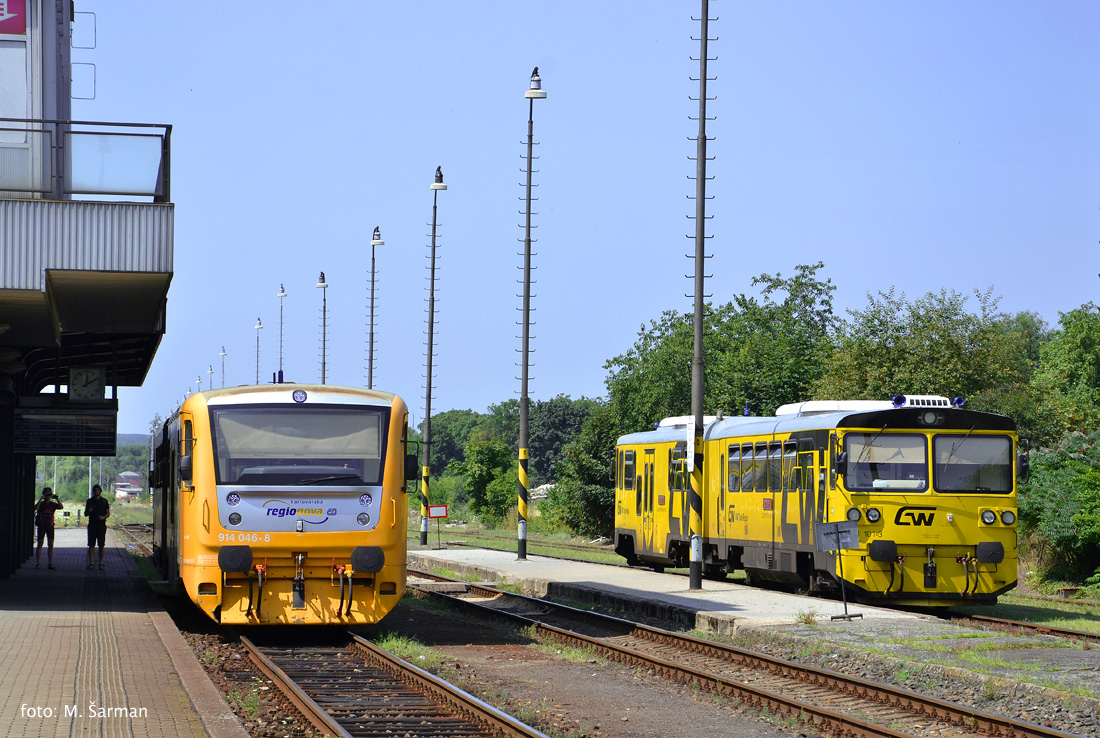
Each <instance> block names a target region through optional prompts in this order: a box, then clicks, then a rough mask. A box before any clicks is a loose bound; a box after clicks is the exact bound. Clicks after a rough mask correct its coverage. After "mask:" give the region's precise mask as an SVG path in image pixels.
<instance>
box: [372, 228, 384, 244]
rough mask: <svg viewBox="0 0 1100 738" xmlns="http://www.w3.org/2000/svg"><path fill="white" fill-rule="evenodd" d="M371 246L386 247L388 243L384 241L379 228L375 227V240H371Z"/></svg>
mask: <svg viewBox="0 0 1100 738" xmlns="http://www.w3.org/2000/svg"><path fill="white" fill-rule="evenodd" d="M370 245H371V246H385V245H386V242H385V241H383V240H382V232H381V231H380V230H378V226H375V227H374V238H372V239H371V242H370Z"/></svg>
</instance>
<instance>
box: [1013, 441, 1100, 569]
mask: <svg viewBox="0 0 1100 738" xmlns="http://www.w3.org/2000/svg"><path fill="white" fill-rule="evenodd" d="M1017 506H1018V509H1019V515H1020V524H1021V525H1022V526H1023V527H1024V528H1025V529H1026V530H1027V531H1028V532H1030V533H1033V534H1035V535H1036V536H1038V537H1039V540H1040V545H1041V547H1042V550H1041V551H1040V555H1041V558H1042V559H1043V561H1044V562H1045V563H1047V564H1050V563H1054V564H1056V565H1060V566H1062V567H1064V569H1065V571H1064V572H1063V573H1071V574H1073V575H1076V576H1078V577H1080V576H1082V575H1083V574H1086V573H1088V572H1090V571H1092V570H1093V569H1094V568H1095V567H1096V566H1097V564H1100V430H1091V431H1088V432H1085V433H1082V432H1080V431H1073V432H1071V433H1068V434H1066V435H1065V436H1063V437H1062V438H1061V439H1060V440H1059V441H1058V442H1057V443H1056V444H1053V445H1051V446H1045V447H1041V448H1038V449H1036V450H1034V451H1033V452H1032V453H1031V479H1030V480H1029V482H1028V483H1026V484H1021V485H1020V487H1019V494H1018V499H1017Z"/></svg>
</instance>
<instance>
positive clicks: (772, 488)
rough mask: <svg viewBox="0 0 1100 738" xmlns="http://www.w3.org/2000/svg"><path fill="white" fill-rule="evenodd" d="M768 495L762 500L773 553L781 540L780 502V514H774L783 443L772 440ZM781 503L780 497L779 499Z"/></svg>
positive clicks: (779, 488) (780, 487)
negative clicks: (767, 514)
mask: <svg viewBox="0 0 1100 738" xmlns="http://www.w3.org/2000/svg"><path fill="white" fill-rule="evenodd" d="M767 476H768V496H767V497H766V498H765V500H764V507H765V509H767V510H770V511H772V513H771V516H770V518H771V525H770V526H768V527H769V528H770V529H771V530H770V533H771V542H772V555H773V556H774V555H775V550H776V545H777V544H778V543H779V542H781V541H782V535H783V530H782V525H783V516H782V504H780V514H779V515H776V514H775V507H776V505H775V503H776V497H777V496H780V495H782V494H783V444H782V443H780V442H778V441H772V442H771V443H769V444H768V475H767ZM780 503H782V499H780Z"/></svg>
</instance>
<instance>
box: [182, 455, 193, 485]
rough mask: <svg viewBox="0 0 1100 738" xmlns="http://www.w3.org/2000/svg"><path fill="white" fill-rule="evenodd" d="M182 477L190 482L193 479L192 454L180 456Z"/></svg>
mask: <svg viewBox="0 0 1100 738" xmlns="http://www.w3.org/2000/svg"><path fill="white" fill-rule="evenodd" d="M180 479H182V480H183V481H185V482H190V481H191V457H190V456H181V457H180Z"/></svg>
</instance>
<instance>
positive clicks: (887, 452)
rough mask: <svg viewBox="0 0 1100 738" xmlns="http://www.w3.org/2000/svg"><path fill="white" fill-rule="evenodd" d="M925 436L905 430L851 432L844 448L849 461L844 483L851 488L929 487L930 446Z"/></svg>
mask: <svg viewBox="0 0 1100 738" xmlns="http://www.w3.org/2000/svg"><path fill="white" fill-rule="evenodd" d="M925 441H926V439H925V437H924V436H922V435H915V434H903V433H883V432H881V431H879V432H876V433H848V434H847V435H845V436H844V450H845V451H847V453H848V463H847V465H846V466H845V469H844V485H845V486H846V487H847V488H848V489H849V490H860V491H869V490H898V491H904V492H923V491H924V490H926V489H928V447H927V445H926V442H925Z"/></svg>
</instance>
